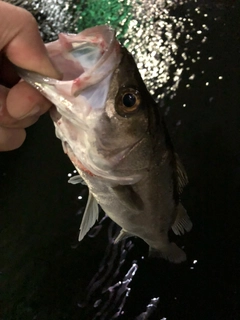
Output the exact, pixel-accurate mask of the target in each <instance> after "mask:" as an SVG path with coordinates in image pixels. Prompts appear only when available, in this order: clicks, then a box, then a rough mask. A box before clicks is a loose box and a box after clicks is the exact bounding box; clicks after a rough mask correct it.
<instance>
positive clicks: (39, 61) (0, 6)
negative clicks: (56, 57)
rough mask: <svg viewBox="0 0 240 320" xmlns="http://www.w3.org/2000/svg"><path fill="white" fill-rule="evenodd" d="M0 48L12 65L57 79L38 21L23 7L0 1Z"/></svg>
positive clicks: (58, 76)
mask: <svg viewBox="0 0 240 320" xmlns="http://www.w3.org/2000/svg"><path fill="white" fill-rule="evenodd" d="M0 16H1V18H0V34H1V38H0V50H3V51H4V53H5V55H6V56H7V57H8V59H9V60H10V61H11V62H12V63H13V64H15V65H17V66H19V67H21V68H24V69H27V70H31V71H35V72H37V73H40V74H42V75H45V76H49V77H52V78H60V74H59V72H58V71H57V70H56V69H55V68H54V67H53V65H52V63H51V61H50V59H49V57H48V55H47V50H46V48H45V46H44V44H43V42H42V39H41V36H40V33H39V31H38V26H37V22H36V20H35V19H34V17H33V16H32V15H31V14H30V13H29V12H28V11H26V10H25V9H22V8H20V7H15V6H13V5H10V4H8V3H6V2H3V1H0Z"/></svg>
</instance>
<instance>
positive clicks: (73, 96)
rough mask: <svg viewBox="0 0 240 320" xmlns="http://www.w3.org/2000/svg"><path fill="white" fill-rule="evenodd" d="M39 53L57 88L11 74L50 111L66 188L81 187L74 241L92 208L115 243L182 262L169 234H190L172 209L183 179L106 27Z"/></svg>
mask: <svg viewBox="0 0 240 320" xmlns="http://www.w3.org/2000/svg"><path fill="white" fill-rule="evenodd" d="M46 47H47V50H48V54H49V56H50V58H51V60H52V63H53V64H54V65H55V66H56V68H57V69H58V70H60V72H61V73H62V80H56V79H52V78H49V77H45V76H43V75H40V74H37V73H35V72H32V71H28V70H23V69H18V71H19V74H20V75H21V77H22V78H23V79H24V80H25V81H27V82H28V83H30V84H31V85H32V86H34V87H35V88H36V89H37V90H39V91H40V92H41V93H42V94H43V95H44V96H45V97H47V98H48V99H49V100H50V101H51V102H52V103H53V105H54V106H53V107H52V108H51V110H50V115H51V118H52V120H53V123H54V125H55V131H56V136H57V137H58V138H59V139H60V140H61V141H62V146H63V150H64V152H65V153H66V154H67V155H68V157H69V158H70V160H71V161H72V163H73V165H74V166H75V168H76V169H77V171H78V173H79V175H77V176H73V177H72V178H71V179H70V181H69V182H70V183H73V184H76V183H83V184H86V185H87V186H88V189H89V196H88V201H87V205H86V208H85V212H84V215H83V218H82V222H81V225H80V233H79V241H81V240H82V239H83V238H84V236H85V235H86V234H87V232H88V231H89V230H90V228H91V227H92V226H93V225H94V224H95V223H96V221H97V220H98V216H99V206H100V207H101V208H102V209H103V210H104V212H105V213H106V215H107V216H108V217H110V219H112V220H113V221H114V222H115V223H116V224H117V225H119V226H120V227H121V231H120V233H119V235H118V236H117V238H116V239H115V243H117V242H119V241H121V240H123V239H126V238H128V237H139V238H141V239H142V240H144V241H145V242H146V243H147V244H148V245H149V256H150V257H158V258H164V259H166V260H168V261H170V262H173V263H181V262H183V261H185V260H186V254H185V252H184V251H183V250H182V249H181V248H179V247H178V246H177V245H176V244H175V243H174V242H170V240H169V231H170V230H171V229H172V231H173V232H174V233H175V234H176V235H182V234H184V233H185V232H188V231H190V230H191V228H192V222H191V220H190V218H189V216H188V214H187V212H186V210H185V208H184V207H183V205H182V203H181V201H180V194H181V192H182V191H183V188H184V186H185V185H186V184H187V183H188V177H187V174H186V172H185V169H184V167H183V165H182V163H181V161H180V159H179V156H178V155H177V154H176V153H175V151H174V148H173V145H172V142H171V138H170V136H169V133H168V131H167V127H166V124H165V121H164V118H163V115H162V114H161V110H160V107H159V105H158V104H157V103H156V102H155V100H154V99H153V97H152V96H151V94H150V93H149V91H148V90H147V88H146V86H145V84H144V81H143V80H142V78H141V75H140V73H139V70H138V68H137V65H136V63H135V61H134V58H133V56H132V55H131V54H130V53H129V52H128V50H127V49H126V48H125V47H124V46H122V45H121V44H120V43H119V41H118V40H117V38H116V32H115V30H114V29H113V28H111V27H110V26H107V25H101V26H95V27H92V28H88V29H86V30H83V31H82V32H80V33H78V34H60V35H59V39H58V40H56V41H54V42H50V43H48V44H46Z"/></svg>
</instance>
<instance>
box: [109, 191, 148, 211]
mask: <svg viewBox="0 0 240 320" xmlns="http://www.w3.org/2000/svg"><path fill="white" fill-rule="evenodd" d="M112 191H113V193H114V194H115V196H116V197H117V199H118V200H119V201H120V202H121V203H122V204H123V206H125V207H128V208H129V209H130V210H134V211H142V210H143V207H144V204H143V201H142V199H141V198H140V196H139V195H138V194H137V193H136V192H135V191H134V190H133V188H132V186H131V185H118V186H116V187H112Z"/></svg>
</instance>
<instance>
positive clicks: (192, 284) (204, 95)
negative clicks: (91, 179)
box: [0, 1, 240, 320]
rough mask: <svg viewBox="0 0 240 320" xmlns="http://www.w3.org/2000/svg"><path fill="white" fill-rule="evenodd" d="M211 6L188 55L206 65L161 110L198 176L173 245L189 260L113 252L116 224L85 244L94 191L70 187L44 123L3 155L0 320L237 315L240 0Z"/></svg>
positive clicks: (120, 248) (131, 244) (137, 244)
mask: <svg viewBox="0 0 240 320" xmlns="http://www.w3.org/2000/svg"><path fill="white" fill-rule="evenodd" d="M204 5H205V4H204ZM204 10H206V12H207V13H208V15H212V17H214V19H212V20H211V21H212V23H211V24H210V23H209V24H208V27H209V30H208V33H207V38H208V41H207V42H206V43H205V44H204V45H201V44H199V43H198V42H197V39H196V41H195V42H193V43H192V45H191V46H192V47H190V48H188V49H190V50H191V52H192V55H193V56H194V54H195V52H196V51H197V50H198V48H199V46H201V47H200V48H201V56H202V58H201V59H200V60H197V62H196V63H194V64H189V66H188V65H185V69H184V71H183V74H182V81H181V82H180V84H179V87H178V89H177V91H176V95H175V96H174V97H173V98H172V99H167V98H166V99H165V100H166V101H165V103H164V106H163V112H166V111H167V112H166V113H167V115H166V122H167V124H168V128H169V131H170V134H171V136H172V138H173V141H174V144H175V148H176V150H177V152H178V153H179V154H180V155H181V159H182V160H183V163H184V165H185V167H186V170H187V172H188V176H189V180H190V183H189V185H188V186H187V187H186V188H185V190H184V193H183V196H182V201H183V203H184V206H185V207H186V208H187V210H188V213H189V215H190V217H191V219H192V221H193V224H194V228H193V230H192V231H191V232H190V233H189V234H187V235H185V236H183V237H181V238H177V239H176V242H177V243H178V244H179V245H181V246H184V250H185V251H186V253H187V255H188V261H187V262H186V263H183V264H181V265H174V264H170V263H168V262H166V261H162V260H155V259H153V260H149V259H148V258H147V250H148V248H147V246H146V245H145V244H144V243H143V242H142V241H141V240H139V239H130V240H127V241H125V242H122V243H120V244H119V245H115V246H114V245H113V243H112V239H113V238H114V235H115V234H116V232H117V227H116V226H115V225H113V224H112V223H111V222H110V221H109V220H108V219H103V221H102V222H101V223H100V224H99V225H97V226H96V227H95V228H94V229H93V230H92V231H91V233H90V236H89V237H86V238H85V239H84V240H83V241H82V242H81V243H80V244H78V242H77V237H78V227H79V224H80V221H81V213H82V212H83V210H84V205H85V203H86V199H87V188H86V187H83V186H79V185H75V186H74V185H69V184H68V183H67V180H68V174H69V173H73V170H74V168H73V167H72V165H71V163H70V161H69V160H68V159H67V157H66V156H65V155H64V154H63V152H62V147H61V144H60V142H59V141H58V140H57V139H56V138H55V135H54V130H53V125H52V123H51V121H50V119H49V118H48V116H43V117H42V118H41V119H40V121H39V122H38V123H37V124H36V125H34V126H33V127H31V128H29V129H28V138H27V140H26V142H25V144H24V145H23V146H22V148H20V149H19V150H16V151H13V152H9V153H1V154H0V172H1V176H0V271H1V273H0V319H1V320H17V319H19V320H28V319H29V320H30V319H31V320H33V319H40V320H45V319H46V320H63V319H69V320H75V319H76V320H77V319H81V320H82V319H86V320H93V319H96V320H101V319H102V320H111V319H123V320H144V319H150V320H155V319H156V320H160V319H161V320H163V319H167V320H178V319H180V320H183V319H207V320H215V319H216V320H221V319H224V320H225V319H228V320H237V319H240V314H239V312H240V288H239V287H240V280H239V272H240V249H239V248H240V233H239V229H240V228H239V226H240V218H239V217H240V214H239V213H240V148H239V142H240V79H239V78H240V76H239V74H240V61H239V60H240V19H239V18H240V3H239V1H236V2H235V3H234V7H232V6H225V5H223V6H222V7H221V8H211V7H208V8H205V9H204ZM179 14H180V13H179ZM181 14H183V13H182V12H181ZM215 18H216V19H215ZM209 58H210V59H209ZM187 67H189V69H188V70H187ZM189 74H194V75H195V77H194V79H192V80H191V82H189ZM219 77H220V78H219ZM207 83H208V85H206V84H207ZM188 84H190V86H188ZM79 196H80V198H79ZM81 197H82V198H81ZM103 217H104V215H103V214H102V218H103Z"/></svg>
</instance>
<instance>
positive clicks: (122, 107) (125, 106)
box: [116, 88, 141, 116]
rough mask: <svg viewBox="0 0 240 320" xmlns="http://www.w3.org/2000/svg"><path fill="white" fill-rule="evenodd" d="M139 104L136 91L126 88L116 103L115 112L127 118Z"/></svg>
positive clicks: (138, 95)
mask: <svg viewBox="0 0 240 320" xmlns="http://www.w3.org/2000/svg"><path fill="white" fill-rule="evenodd" d="M140 103H141V97H140V93H139V92H138V90H135V89H132V88H126V89H124V91H122V92H121V93H120V96H119V97H118V101H116V111H117V112H118V114H120V115H121V116H128V115H130V114H132V113H134V112H136V111H137V110H138V108H139V106H140Z"/></svg>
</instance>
